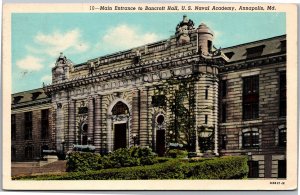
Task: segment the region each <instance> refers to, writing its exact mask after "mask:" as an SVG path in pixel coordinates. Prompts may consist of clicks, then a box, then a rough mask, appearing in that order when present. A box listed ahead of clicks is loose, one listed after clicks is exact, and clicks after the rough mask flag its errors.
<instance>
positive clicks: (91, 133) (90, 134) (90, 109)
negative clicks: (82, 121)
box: [87, 97, 94, 144]
mask: <svg viewBox="0 0 300 195" xmlns="http://www.w3.org/2000/svg"><path fill="white" fill-rule="evenodd" d="M88 102H89V103H88V132H87V133H88V134H87V135H88V139H90V143H88V144H93V142H94V98H93V97H89V101H88Z"/></svg>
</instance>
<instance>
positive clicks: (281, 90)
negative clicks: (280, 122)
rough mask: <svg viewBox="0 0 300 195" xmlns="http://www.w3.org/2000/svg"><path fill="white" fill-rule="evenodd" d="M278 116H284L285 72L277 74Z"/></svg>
mask: <svg viewBox="0 0 300 195" xmlns="http://www.w3.org/2000/svg"><path fill="white" fill-rule="evenodd" d="M279 116H286V73H285V72H281V73H280V75H279Z"/></svg>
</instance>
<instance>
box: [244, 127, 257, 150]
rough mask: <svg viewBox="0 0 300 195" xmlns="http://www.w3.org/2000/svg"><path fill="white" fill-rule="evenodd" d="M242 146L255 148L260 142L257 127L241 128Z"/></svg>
mask: <svg viewBox="0 0 300 195" xmlns="http://www.w3.org/2000/svg"><path fill="white" fill-rule="evenodd" d="M241 141H242V148H257V147H259V143H260V132H259V130H258V129H257V128H249V129H243V130H242V133H241Z"/></svg>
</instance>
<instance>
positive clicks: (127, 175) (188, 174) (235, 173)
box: [14, 157, 248, 180]
mask: <svg viewBox="0 0 300 195" xmlns="http://www.w3.org/2000/svg"><path fill="white" fill-rule="evenodd" d="M247 174H248V166H247V158H246V157H221V158H212V159H206V160H199V161H194V162H189V161H188V160H186V161H184V160H181V159H172V160H169V161H167V162H164V163H158V164H154V165H147V166H136V167H124V168H117V169H116V168H115V169H103V170H100V171H88V172H72V173H67V174H63V175H48V176H36V177H33V176H31V177H23V178H14V179H34V180H149V179H152V180H155V179H243V178H246V177H247Z"/></svg>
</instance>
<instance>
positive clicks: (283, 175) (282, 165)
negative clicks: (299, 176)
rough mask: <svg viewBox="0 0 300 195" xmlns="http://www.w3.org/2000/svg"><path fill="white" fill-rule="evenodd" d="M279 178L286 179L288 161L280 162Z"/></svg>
mask: <svg viewBox="0 0 300 195" xmlns="http://www.w3.org/2000/svg"><path fill="white" fill-rule="evenodd" d="M278 178H286V160H279V161H278Z"/></svg>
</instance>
